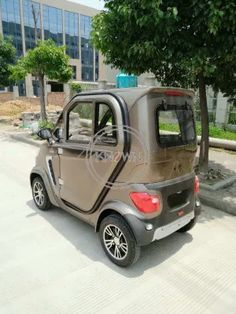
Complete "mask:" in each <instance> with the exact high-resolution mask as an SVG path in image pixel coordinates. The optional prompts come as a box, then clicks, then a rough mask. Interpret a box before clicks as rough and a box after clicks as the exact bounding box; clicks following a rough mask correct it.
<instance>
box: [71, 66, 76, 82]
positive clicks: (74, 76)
mask: <svg viewBox="0 0 236 314" xmlns="http://www.w3.org/2000/svg"><path fill="white" fill-rule="evenodd" d="M71 69H72V73H73V74H72V78H73V80H76V78H77V67H76V66H75V65H72V66H71Z"/></svg>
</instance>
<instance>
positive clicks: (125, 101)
mask: <svg viewBox="0 0 236 314" xmlns="http://www.w3.org/2000/svg"><path fill="white" fill-rule="evenodd" d="M80 103H85V104H87V103H89V104H91V108H93V107H94V109H93V110H94V112H95V113H94V115H93V118H94V117H95V119H96V109H95V107H96V106H97V104H106V105H107V106H109V108H110V109H111V111H112V113H113V119H114V120H115V122H114V124H115V126H116V143H114V142H113V143H112V145H109V143H106V142H102V141H101V142H100V143H95V144H94V145H93V147H92V150H93V151H91V141H90V142H80V141H73V140H71V139H70V136H71V135H70V134H69V127H70V126H68V124H69V123H70V122H69V121H70V115H71V112H72V111H71V110H72V109H73V108H75V106H77V105H78V104H80ZM168 106H169V107H168ZM181 106H184V107H183V108H185V107H186V108H187V109H186V110H189V111H191V112H192V106H193V92H192V91H190V90H185V89H176V88H132V89H123V90H119V89H115V90H109V91H94V92H89V93H80V94H78V95H76V96H75V97H74V98H73V99H72V100H71V101H70V103H69V104H68V105H67V106H66V107H65V108H64V110H63V113H62V116H61V117H60V118H59V120H58V123H57V126H56V128H55V130H54V134H53V135H52V137H51V138H50V139H49V141H48V143H45V144H44V145H42V147H41V149H40V151H39V155H38V157H37V159H36V165H35V167H34V168H33V169H32V172H31V175H30V181H31V185H32V184H33V182H34V179H35V178H37V177H40V178H41V179H42V181H43V184H44V186H45V189H46V191H47V195H48V198H49V200H50V203H51V204H53V205H55V206H58V207H61V208H63V209H64V210H66V211H67V212H69V213H71V214H73V215H74V216H77V217H78V218H80V219H82V220H84V221H86V222H87V223H89V224H91V225H92V226H94V228H95V230H96V231H99V229H100V226H101V223H102V221H103V220H104V219H105V218H107V217H108V216H111V215H113V216H114V215H118V216H119V217H122V219H123V220H124V221H125V223H126V224H127V226H128V228H130V231H131V233H132V235H133V237H134V240H135V243H136V245H137V246H138V247H140V246H143V245H147V244H149V243H150V242H152V241H154V240H158V239H161V238H163V237H165V236H167V235H169V234H171V233H173V232H175V231H177V230H178V229H181V228H184V227H185V226H186V225H188V224H189V223H191V222H192V221H193V220H194V221H195V220H196V216H197V215H198V214H199V213H200V203H199V201H198V199H197V195H196V193H195V192H194V182H195V174H194V170H193V168H194V160H195V155H196V151H197V142H196V134H195V131H194V134H193V128H192V129H191V122H190V124H189V127H188V128H187V129H186V130H187V131H186V132H189V131H188V130H190V129H191V132H192V134H190V136H189V138H190V140H189V141H188V142H186V143H182V144H178V145H170V146H169V145H167V146H165V145H164V146H163V143H161V140H160V139H161V136H162V135H160V134H159V133H160V131H159V129H158V122H157V111H158V110H159V109H158V108H159V107H161V108H163V111H165V110H168V108H175V109H176V108H177V110H178V108H180V107H181ZM181 108H182V107H181ZM191 117H192V123H193V125H194V118H193V115H192V116H191ZM109 121H110V120H109ZM109 123H110V122H109ZM159 128H160V126H159ZM194 128H195V126H194ZM91 129H92V133H93V134H90V136H91V139H93V141H94V139H96V131H97V130H96V127H95V125H94V122H92V126H91ZM158 132H159V133H158ZM59 133H60V136H58V134H59ZM98 133H99V132H98ZM166 133H167V134H168V131H167V132H166ZM158 134H159V135H158ZM101 136H102V135H101ZM164 136H165V132H164ZM172 136H173V138H174V139H175V140H176V141H177V140H178V136H180V135H175V134H174V135H173V134H172ZM170 138H171V137H170ZM95 142H96V140H95ZM108 147H109V152H110V153H112V154H113V155H116V156H117V157H116V158H115V160H114V159H112V158H111V159H109V158H107V156H106V155H105V153H104V152H106V150H107V148H108ZM88 150H90V151H89V153H88ZM98 152H99V153H100V152H103V153H102V154H101V155H99V156H100V157H99V158H97V156H96V162H95V160H94V158H93V155H96V154H95V153H98ZM140 152H142V153H143V156H144V155H145V156H144V157H143V156H142V157H143V158H141V159H140V158H136V159H135V158H133V159H132V158H129V156H131V155H132V156H138V155H139V154H140ZM91 156H92V157H91ZM88 158H90V159H91V161H92V170H93V171H90V170H91V169H88V167H90V166H91V164H89V163H88ZM132 192H143V193H148V194H150V195H154V194H155V195H158V197H159V199H160V202H161V208H160V210H159V211H158V212H151V213H145V212H142V211H140V210H138V209H137V207H136V206H135V205H134V202H133V201H132V199H131V197H130V193H132ZM36 205H37V204H36ZM106 253H107V252H106ZM108 256H109V254H108ZM109 257H111V256H109ZM113 262H115V263H117V264H119V263H118V262H116V261H115V260H114V258H113ZM127 265H128V263H127ZM127 265H126V264H125V263H124V264H123V265H122V264H120V266H127Z"/></svg>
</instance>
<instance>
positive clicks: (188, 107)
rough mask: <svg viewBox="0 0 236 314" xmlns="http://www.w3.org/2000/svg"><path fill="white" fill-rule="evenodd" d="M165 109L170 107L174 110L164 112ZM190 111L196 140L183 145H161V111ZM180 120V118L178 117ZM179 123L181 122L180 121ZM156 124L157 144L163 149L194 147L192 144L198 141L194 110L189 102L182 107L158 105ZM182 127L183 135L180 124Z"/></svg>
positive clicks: (172, 143) (174, 143) (171, 143)
mask: <svg viewBox="0 0 236 314" xmlns="http://www.w3.org/2000/svg"><path fill="white" fill-rule="evenodd" d="M163 107H167V108H168V107H169V108H173V109H169V110H163V109H162V108H163ZM178 109H179V110H181V109H182V110H188V111H190V112H191V116H192V124H193V131H194V138H193V139H192V140H189V141H187V142H183V141H182V143H177V142H170V143H168V144H164V143H161V141H160V123H159V122H160V111H176V110H178ZM177 119H178V117H177ZM178 122H179V120H178ZM155 124H156V139H157V144H158V145H159V146H160V147H161V148H176V147H183V146H187V145H192V144H196V140H197V134H196V125H195V119H194V112H193V108H192V106H191V105H190V104H188V103H187V102H185V103H184V104H181V105H179V104H178V105H174V104H163V103H162V104H159V105H157V108H156V110H155ZM179 127H180V131H181V134H182V130H181V125H180V124H179Z"/></svg>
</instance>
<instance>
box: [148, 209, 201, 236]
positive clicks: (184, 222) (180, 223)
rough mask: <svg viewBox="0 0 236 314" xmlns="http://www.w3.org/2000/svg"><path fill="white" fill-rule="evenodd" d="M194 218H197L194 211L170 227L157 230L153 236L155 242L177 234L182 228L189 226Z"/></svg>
mask: <svg viewBox="0 0 236 314" xmlns="http://www.w3.org/2000/svg"><path fill="white" fill-rule="evenodd" d="M194 217H195V215H194V211H192V212H191V213H189V214H187V215H185V216H184V217H181V218H178V219H176V220H175V221H173V222H172V223H170V224H168V225H165V226H163V227H160V228H157V229H156V230H155V232H154V235H153V241H154V240H160V239H163V238H165V237H167V236H168V235H170V234H172V233H174V232H176V231H177V230H179V229H180V228H182V227H184V226H185V225H187V224H188V223H189V222H190V221H191V220H192V219H193V218H194Z"/></svg>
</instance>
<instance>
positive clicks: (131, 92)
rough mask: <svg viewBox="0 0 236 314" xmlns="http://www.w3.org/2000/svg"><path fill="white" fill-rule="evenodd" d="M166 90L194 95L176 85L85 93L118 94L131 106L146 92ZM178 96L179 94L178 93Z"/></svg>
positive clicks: (190, 91) (192, 92)
mask: <svg viewBox="0 0 236 314" xmlns="http://www.w3.org/2000/svg"><path fill="white" fill-rule="evenodd" d="M166 92H170V93H173V94H172V96H175V94H176V93H177V94H178V93H181V94H183V95H181V96H189V97H193V96H194V91H192V90H189V89H183V88H177V87H132V88H123V89H119V88H114V89H107V90H96V91H91V92H85V93H86V94H88V93H89V94H90V93H91V94H93V93H99V94H100V93H101V94H103V93H112V94H115V95H118V96H120V97H122V98H123V99H124V101H125V102H126V104H127V106H128V107H129V108H131V107H132V106H133V105H134V104H135V103H136V102H137V101H138V100H139V99H140V98H142V97H143V96H145V95H148V94H153V93H156V94H165V93H166ZM83 94H84V93H83V92H82V93H80V94H79V95H83ZM178 96H180V95H178Z"/></svg>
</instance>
